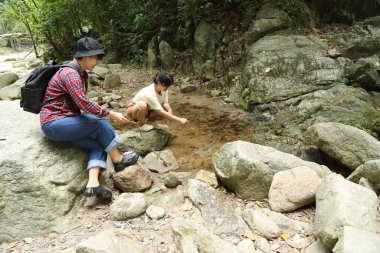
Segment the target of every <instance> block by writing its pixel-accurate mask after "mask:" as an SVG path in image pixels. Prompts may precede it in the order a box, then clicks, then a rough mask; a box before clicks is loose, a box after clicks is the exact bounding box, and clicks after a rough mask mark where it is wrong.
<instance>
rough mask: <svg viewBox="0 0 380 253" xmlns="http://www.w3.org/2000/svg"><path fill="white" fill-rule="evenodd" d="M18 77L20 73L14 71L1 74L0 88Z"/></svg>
mask: <svg viewBox="0 0 380 253" xmlns="http://www.w3.org/2000/svg"><path fill="white" fill-rule="evenodd" d="M18 79H19V77H18V75H17V74H15V73H12V72H8V73H2V74H0V89H1V88H4V87H5V86H8V85H10V84H12V83H14V82H16V81H17V80H18Z"/></svg>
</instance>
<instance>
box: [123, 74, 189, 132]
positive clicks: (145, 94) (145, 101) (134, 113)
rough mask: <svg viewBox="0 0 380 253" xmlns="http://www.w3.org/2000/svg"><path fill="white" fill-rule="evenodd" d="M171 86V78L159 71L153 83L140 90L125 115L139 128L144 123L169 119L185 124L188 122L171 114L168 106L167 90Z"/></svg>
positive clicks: (171, 111)
mask: <svg viewBox="0 0 380 253" xmlns="http://www.w3.org/2000/svg"><path fill="white" fill-rule="evenodd" d="M172 84H173V77H172V76H171V75H170V74H169V73H168V72H165V71H160V72H158V73H157V74H156V76H155V78H154V79H153V83H152V84H151V85H149V86H146V87H144V88H142V89H141V90H140V91H139V92H138V93H137V94H136V95H135V96H134V97H133V99H132V101H131V102H130V103H129V104H128V107H127V115H128V117H129V118H130V119H132V120H134V121H137V122H138V124H139V126H142V125H144V124H145V121H147V120H148V121H154V120H158V119H169V120H174V121H177V122H179V123H181V124H183V125H184V124H186V123H188V122H189V121H188V120H187V119H186V118H181V117H178V116H176V115H174V114H173V110H172V108H171V107H170V104H169V98H168V88H169V87H170V85H172Z"/></svg>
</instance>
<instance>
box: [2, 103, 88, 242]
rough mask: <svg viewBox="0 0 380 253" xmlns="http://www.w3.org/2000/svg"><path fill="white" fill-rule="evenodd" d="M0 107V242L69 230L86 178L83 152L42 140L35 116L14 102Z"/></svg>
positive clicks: (36, 116)
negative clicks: (0, 138)
mask: <svg viewBox="0 0 380 253" xmlns="http://www.w3.org/2000/svg"><path fill="white" fill-rule="evenodd" d="M0 111H1V112H2V117H3V119H2V120H1V121H0V128H1V129H2V137H3V138H5V140H4V141H1V142H0V216H1V217H2V218H1V219H0V227H1V230H0V244H1V243H2V242H6V241H14V240H17V239H20V238H24V237H27V236H38V235H42V234H47V233H49V232H53V231H54V232H58V233H63V232H65V231H67V230H69V229H70V228H72V226H73V223H72V222H73V219H72V215H75V213H76V212H77V210H78V209H79V207H80V200H79V198H78V195H80V194H81V193H82V190H83V189H84V187H85V185H86V182H87V176H86V173H84V171H85V168H86V165H87V155H86V154H85V152H83V151H81V150H79V149H77V148H74V147H72V146H70V145H65V144H62V143H56V142H51V141H48V140H47V139H46V138H45V137H44V136H43V134H42V132H41V127H40V122H39V115H36V114H32V113H28V112H23V111H22V110H21V109H20V102H19V101H0ZM15 126H22V127H15ZM67 168H70V169H69V170H68V169H67ZM57 203H59V204H57ZM31 207H33V208H31Z"/></svg>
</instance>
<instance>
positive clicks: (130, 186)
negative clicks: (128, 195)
mask: <svg viewBox="0 0 380 253" xmlns="http://www.w3.org/2000/svg"><path fill="white" fill-rule="evenodd" d="M112 179H113V180H114V183H115V185H116V187H117V188H119V189H120V190H122V191H123V192H140V191H144V190H147V189H149V188H150V187H151V186H152V183H153V178H152V175H151V173H150V171H149V170H148V169H147V167H146V166H145V165H144V164H143V163H140V162H138V163H137V164H135V165H131V166H128V167H127V168H125V169H124V170H123V171H121V172H118V173H116V174H114V175H113V176H112Z"/></svg>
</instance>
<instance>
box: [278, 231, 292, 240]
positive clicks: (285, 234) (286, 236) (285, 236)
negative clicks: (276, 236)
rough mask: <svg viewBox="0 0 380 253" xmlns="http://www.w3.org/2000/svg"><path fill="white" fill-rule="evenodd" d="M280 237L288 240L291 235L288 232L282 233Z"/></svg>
mask: <svg viewBox="0 0 380 253" xmlns="http://www.w3.org/2000/svg"><path fill="white" fill-rule="evenodd" d="M280 237H281V239H282V240H284V241H286V240H289V238H290V235H289V234H288V233H282V234H281V236H280Z"/></svg>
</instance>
